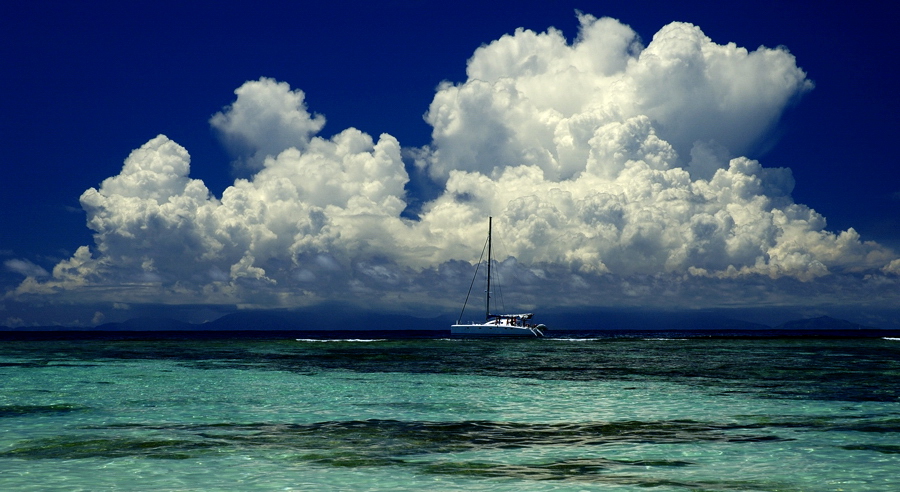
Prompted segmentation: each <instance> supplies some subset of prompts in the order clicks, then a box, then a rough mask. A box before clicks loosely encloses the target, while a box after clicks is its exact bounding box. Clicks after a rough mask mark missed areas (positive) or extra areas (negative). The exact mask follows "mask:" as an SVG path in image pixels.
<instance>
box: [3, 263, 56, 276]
mask: <svg viewBox="0 0 900 492" xmlns="http://www.w3.org/2000/svg"><path fill="white" fill-rule="evenodd" d="M3 265H4V266H5V267H6V269H7V270H9V271H11V272H16V273H18V274H20V275H24V276H26V277H46V276H48V275H50V274H49V273H48V272H47V270H44V268H43V267H42V266H40V265H35V264H34V263H32V262H30V261H28V260H20V259H12V260H6V261H4V262H3Z"/></svg>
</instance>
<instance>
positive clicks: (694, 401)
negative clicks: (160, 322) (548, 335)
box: [0, 338, 900, 491]
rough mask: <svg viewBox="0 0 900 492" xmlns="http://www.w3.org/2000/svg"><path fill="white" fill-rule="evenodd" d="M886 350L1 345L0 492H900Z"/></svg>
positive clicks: (690, 344)
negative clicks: (313, 491) (308, 491)
mask: <svg viewBox="0 0 900 492" xmlns="http://www.w3.org/2000/svg"><path fill="white" fill-rule="evenodd" d="M898 376H900V341H898V340H890V339H883V338H867V339H813V338H787V339H779V338H731V339H728V338H724V339H721V338H720V339H716V338H695V339H684V340H677V339H540V340H538V339H535V340H446V339H417V340H376V341H312V340H305V341H304V340H295V339H282V340H148V341H140V340H75V341H72V340H69V341H21V340H20V341H4V342H2V345H0V381H2V389H0V490H41V491H43V490H73V491H74V490H90V491H96V490H136V491H139V490H333V491H343V490H346V491H357V490H373V491H378V490H401V491H402V490H410V491H411V490H422V489H426V488H427V489H430V490H476V491H477V490H492V491H493V490H500V491H506V490H509V491H512V490H517V491H518V490H535V491H544V490H547V491H568V490H572V491H582V490H604V491H617V490H622V491H633V490H648V489H649V490H654V491H776V490H777V491H869V490H873V491H875V490H877V491H889V490H900V473H898V470H900V377H898Z"/></svg>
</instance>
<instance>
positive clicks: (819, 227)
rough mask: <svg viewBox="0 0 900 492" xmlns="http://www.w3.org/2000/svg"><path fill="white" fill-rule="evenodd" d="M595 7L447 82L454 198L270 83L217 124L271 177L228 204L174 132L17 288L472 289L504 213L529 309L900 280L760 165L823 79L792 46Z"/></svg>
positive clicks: (444, 170) (431, 149)
mask: <svg viewBox="0 0 900 492" xmlns="http://www.w3.org/2000/svg"><path fill="white" fill-rule="evenodd" d="M580 21H581V27H580V32H579V34H578V36H577V38H576V39H575V40H574V41H573V42H572V43H569V42H567V40H566V39H565V37H564V36H563V35H562V33H560V32H558V31H556V30H553V29H551V30H548V31H547V32H544V33H535V32H533V31H529V30H524V29H520V30H517V31H516V32H515V33H514V34H512V35H507V36H504V37H502V38H501V39H499V40H497V41H495V42H493V43H490V44H487V45H485V46H483V47H481V48H479V49H478V50H477V51H476V52H475V54H474V55H473V57H472V58H471V59H470V60H469V64H468V70H467V73H468V79H467V80H466V81H464V82H462V83H458V84H452V83H449V82H447V83H444V84H442V85H441V86H440V87H439V88H438V91H437V93H436V95H435V98H434V101H433V102H432V104H431V106H430V108H429V110H428V113H427V114H426V119H427V121H428V122H429V123H430V124H432V126H433V127H434V131H433V141H432V143H431V144H430V145H428V146H426V147H424V148H421V149H414V150H415V151H414V152H413V153H414V154H415V155H417V156H418V159H417V165H418V166H420V169H421V170H422V171H424V172H425V173H427V174H428V175H430V176H432V177H433V178H434V179H435V180H436V181H437V182H439V183H440V186H442V190H443V191H442V193H441V194H440V196H438V197H437V198H435V199H434V200H432V201H430V202H427V203H425V204H423V205H422V207H421V213H420V215H419V216H418V217H417V218H416V219H415V220H413V219H408V218H404V215H403V212H404V210H405V209H406V207H407V203H408V197H407V196H406V191H405V187H406V185H407V183H408V181H409V176H408V174H407V171H406V168H405V166H404V162H403V160H402V158H401V146H400V143H399V142H398V141H397V140H396V139H395V138H394V137H392V136H391V135H387V134H382V135H380V136H379V137H378V138H377V139H375V138H373V137H372V136H370V135H367V134H365V133H363V132H360V131H359V130H356V129H354V128H349V129H346V130H343V131H341V132H339V133H337V134H335V135H333V136H331V137H329V138H325V137H321V136H318V132H319V131H320V130H321V129H322V127H323V125H324V117H322V116H319V115H314V114H312V113H310V112H309V111H308V110H307V108H306V104H305V101H304V93H303V92H302V91H300V90H296V89H293V90H292V89H291V88H290V87H289V86H288V84H286V83H284V82H276V81H274V80H271V79H266V78H262V79H259V80H257V81H250V82H247V83H245V84H244V85H242V86H241V87H240V88H238V89H237V90H236V91H235V93H236V94H237V99H236V100H235V101H234V102H233V103H232V104H231V105H230V106H228V107H227V108H225V109H224V110H223V111H222V112H220V113H218V114H216V115H215V116H214V117H213V118H212V120H211V124H212V125H213V127H215V128H216V129H217V130H219V131H220V132H221V134H222V135H223V139H224V140H225V141H226V142H229V143H230V144H232V145H236V146H238V147H240V149H239V151H240V152H241V155H242V156H243V159H244V161H242V162H244V164H245V165H246V166H248V168H250V169H252V170H253V171H254V172H255V173H254V174H253V175H252V176H251V177H250V178H246V179H245V178H241V179H237V180H235V182H234V184H233V185H232V186H230V187H229V188H227V189H226V190H225V191H224V192H223V193H222V196H221V197H215V196H213V195H212V194H211V193H210V192H209V190H208V189H207V188H206V186H205V185H204V183H203V182H202V181H200V180H198V179H195V178H191V177H190V156H189V154H188V152H187V150H186V149H184V148H183V147H181V146H180V145H178V144H177V143H175V142H173V141H171V140H170V139H168V138H167V137H165V136H163V135H160V136H157V137H156V138H153V139H152V140H150V141H149V142H147V143H146V144H145V145H143V146H142V147H141V148H140V149H137V150H135V151H134V152H133V153H132V154H131V155H130V156H129V157H128V158H127V159H126V161H125V163H124V166H123V168H122V171H121V172H120V173H119V174H118V175H117V176H113V177H110V178H108V179H106V180H104V181H103V183H101V185H100V186H99V187H98V188H91V189H89V190H87V191H86V192H85V193H84V194H83V195H82V197H81V205H82V207H83V208H84V210H85V211H86V213H87V224H88V227H90V229H91V230H92V231H93V232H94V245H93V246H90V247H88V246H84V247H82V248H79V249H78V251H77V252H76V253H75V255H74V256H73V257H72V258H70V259H68V260H65V261H62V262H60V263H59V264H58V265H57V266H56V267H55V268H54V269H53V272H52V275H51V274H48V275H49V278H45V279H41V280H38V279H36V278H34V277H36V275H31V276H29V278H27V279H26V281H25V282H23V283H22V284H21V285H20V286H19V288H18V290H17V291H16V292H15V293H13V294H12V295H16V296H26V295H46V294H50V293H56V294H60V293H69V294H71V295H75V293H85V292H90V295H92V296H94V297H95V298H96V296H104V295H110V296H112V294H109V292H113V291H114V295H115V298H114V299H112V298H111V299H110V300H111V301H113V300H114V301H115V302H120V303H123V304H125V303H127V304H134V303H146V302H165V303H229V304H239V305H245V306H265V307H274V306H296V305H300V304H306V303H313V302H318V301H321V300H323V299H337V300H356V301H359V302H364V303H367V305H369V306H374V305H376V304H380V305H382V306H385V305H390V306H399V305H404V306H407V307H416V306H422V305H428V304H430V305H434V304H444V303H447V302H448V301H449V302H450V303H451V304H453V305H455V304H456V302H457V301H458V299H456V296H457V294H458V292H460V289H462V288H463V286H465V285H467V282H468V279H470V275H471V270H470V265H469V262H471V261H473V260H474V259H476V258H477V257H478V255H479V253H480V251H481V247H482V239H483V237H484V233H485V227H486V220H487V217H488V216H489V215H491V216H494V217H495V224H496V229H497V231H498V235H499V236H500V237H501V238H502V242H501V243H500V245H501V246H502V248H501V253H502V254H501V259H503V262H502V263H501V265H500V266H499V267H498V271H500V272H501V275H502V276H503V277H504V278H505V279H507V280H508V281H510V282H512V283H513V284H515V286H516V289H518V290H519V291H520V293H521V294H522V295H523V298H524V299H525V301H523V302H525V303H526V304H540V303H543V304H548V303H556V304H565V303H575V304H597V303H609V302H616V303H627V302H637V303H640V302H653V303H657V304H660V303H666V302H670V303H678V302H682V303H688V304H704V303H707V304H710V303H713V304H714V303H723V304H727V303H729V302H755V303H771V302H776V301H774V299H775V298H777V297H778V296H783V295H784V294H785V293H786V292H788V291H793V292H795V293H809V292H812V291H815V292H816V294H817V295H819V296H822V295H824V294H823V292H822V291H821V290H820V291H816V289H825V290H827V291H828V292H831V291H834V290H835V289H838V290H839V288H838V287H835V285H837V283H836V282H837V281H836V280H834V279H835V278H842V279H843V278H852V279H854V280H853V281H854V282H857V284H858V285H857V287H858V291H859V292H870V291H872V290H873V289H877V287H874V285H875V284H876V282H874V280H865V281H863V280H861V278H863V275H862V274H865V275H866V277H865V278H867V279H874V278H880V279H882V280H884V281H886V282H894V281H895V280H894V279H893V278H891V277H887V276H886V275H885V274H896V273H897V271H898V266H897V265H898V263H897V262H898V261H900V260H898V259H897V256H896V254H895V253H894V252H893V251H891V250H889V249H887V248H885V247H883V246H881V245H878V244H876V243H872V242H867V241H863V240H862V239H861V238H860V237H859V234H858V233H857V232H856V231H854V230H853V229H848V230H846V231H843V232H838V233H834V232H831V231H828V230H827V229H826V221H825V218H824V217H822V216H821V215H820V214H818V213H817V212H816V211H815V210H813V209H812V208H810V207H808V206H806V205H802V204H798V203H795V202H794V201H793V199H792V197H791V192H792V190H793V187H794V179H793V176H792V174H791V172H790V170H789V169H772V168H766V167H764V166H763V165H762V164H761V163H760V162H758V161H756V160H753V159H750V158H747V157H740V156H741V155H743V154H744V153H746V152H747V151H748V150H751V149H752V148H753V147H754V146H755V145H757V144H758V143H759V142H761V141H763V140H764V139H765V138H766V137H767V136H768V135H769V131H770V130H771V128H772V127H773V125H775V124H776V122H777V121H778V118H779V116H780V115H781V113H782V111H783V110H784V109H785V108H786V107H787V105H789V104H792V103H793V101H795V100H796V99H797V98H798V97H800V96H801V95H802V94H803V93H804V92H806V91H808V90H809V89H811V88H812V83H811V82H810V81H809V80H807V78H806V74H805V73H804V72H803V71H802V70H801V69H800V68H799V67H798V66H797V65H796V62H795V60H794V57H793V56H792V55H791V54H790V53H789V52H788V51H787V50H786V49H784V48H775V49H769V48H765V47H760V48H758V49H757V50H755V51H752V52H751V51H748V50H746V49H744V48H740V47H737V46H735V45H733V44H726V45H720V44H716V43H715V42H713V41H712V40H710V39H709V38H708V37H706V36H705V35H704V34H703V33H702V31H701V30H700V29H699V28H698V27H696V26H693V25H690V24H684V23H673V24H670V25H668V26H665V27H664V28H663V29H662V30H660V32H659V33H657V34H656V35H655V36H654V37H653V39H652V41H651V42H650V43H649V44H648V45H647V46H646V47H645V46H643V44H642V42H641V40H640V39H639V38H638V36H637V35H636V33H634V32H633V31H632V30H631V29H630V28H629V27H628V26H625V25H623V24H621V23H620V22H618V21H616V20H613V19H607V18H604V19H596V18H594V17H592V16H589V15H581V16H580ZM9 263H10V262H7V267H8V268H11V269H15V268H19V271H26V270H28V268H27V267H28V265H27V264H17V265H19V266H16V267H11V266H10V264H9ZM38 268H39V267H38ZM45 273H46V272H45ZM857 274H861V275H857ZM860 282H863V284H860ZM746 285H752V287H751V288H750V291H751V292H752V294H750V293H748V292H747V291H745V290H740V289H739V287H740V286H746ZM798 285H800V286H801V287H798ZM867 286H868V287H867ZM111 287H115V289H114V290H113V289H109V288H111ZM829 289H830V290H829ZM448 296H449V298H448ZM629 299H633V300H634V301H629Z"/></svg>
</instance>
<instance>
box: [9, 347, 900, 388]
mask: <svg viewBox="0 0 900 492" xmlns="http://www.w3.org/2000/svg"><path fill="white" fill-rule="evenodd" d="M0 355H3V356H4V357H5V358H6V359H7V361H8V362H7V363H21V364H26V365H27V364H31V365H33V366H34V367H37V366H39V365H41V366H42V365H48V364H49V365H53V364H61V363H68V362H77V363H80V364H85V363H99V364H106V363H109V362H113V363H114V362H116V361H120V360H127V361H132V360H139V359H146V360H166V361H171V362H173V363H176V364H179V365H182V366H185V367H189V368H193V369H199V370H219V369H234V370H243V369H249V370H273V371H287V372H293V373H296V374H316V373H322V372H327V371H334V370H339V371H351V372H358V373H362V374H367V373H384V372H396V373H411V374H445V375H472V376H487V377H508V378H520V379H522V378H524V379H535V380H558V381H621V382H625V383H626V385H628V386H640V385H646V384H648V383H654V382H666V383H676V384H684V385H690V386H693V387H696V388H698V389H704V390H707V391H710V392H712V394H742V395H748V396H754V397H758V398H767V399H768V398H774V399H800V400H831V401H848V402H861V401H876V402H896V401H897V398H898V396H897V395H900V377H897V376H898V375H900V344H898V343H888V342H885V341H884V340H881V339H816V338H802V339H759V338H753V339H717V338H691V339H685V340H667V341H665V342H664V343H660V342H658V341H652V340H640V339H632V338H628V339H605V340H596V341H591V342H590V343H584V342H569V341H566V342H564V341H560V340H539V339H535V340H438V339H417V340H386V341H379V342H371V343H357V342H351V341H341V342H328V343H321V342H301V341H296V340H280V341H273V340H78V341H69V342H65V343H62V342H56V341H31V342H25V341H20V342H16V343H11V344H8V345H5V346H3V347H2V348H0ZM10 358H20V359H21V361H19V362H15V361H13V362H10V361H9V359H10Z"/></svg>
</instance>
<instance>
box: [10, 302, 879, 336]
mask: <svg viewBox="0 0 900 492" xmlns="http://www.w3.org/2000/svg"><path fill="white" fill-rule="evenodd" d="M723 313H724V314H723ZM475 317H477V316H475ZM538 318H539V319H538ZM473 319H474V317H473ZM455 321H456V319H455V317H453V316H450V315H442V316H436V317H432V318H418V317H415V316H411V315H406V314H385V313H373V312H369V311H365V310H363V309H358V308H349V307H347V306H339V305H322V306H316V307H313V308H307V309H301V310H270V311H263V310H260V311H238V312H235V313H232V314H228V315H225V316H223V317H221V318H219V319H217V320H214V321H209V322H206V323H202V324H191V323H185V322H181V321H176V320H172V319H167V318H151V317H142V318H135V319H130V320H128V321H124V322H121V323H106V324H103V325H99V326H96V327H87V328H86V327H60V326H43V327H20V328H8V327H0V331H6V332H35V331H45V332H79V331H91V332H162V331H166V332H180V331H183V332H191V331H208V332H219V331H225V332H227V331H357V330H366V331H393V330H414V331H449V329H450V325H451V324H453V323H454V322H455ZM462 321H463V322H467V321H468V319H464V320H462ZM535 321H537V322H540V323H544V324H546V325H547V326H548V328H549V330H550V333H553V332H568V333H572V332H579V331H583V332H590V331H673V332H693V331H710V332H712V331H719V332H757V331H764V330H778V331H788V332H798V333H799V332H817V331H821V332H853V331H856V330H876V331H878V329H877V328H873V327H869V326H863V325H859V324H856V323H852V322H850V321H846V320H842V319H836V318H831V317H828V316H822V317H818V318H811V319H801V320H794V321H789V322H787V323H784V324H781V325H778V326H776V327H774V328H772V327H770V326H767V325H763V324H759V323H752V322H748V321H742V320H738V319H733V318H731V317H729V316H727V311H705V312H692V311H682V312H662V311H641V310H627V311H626V310H620V311H612V310H610V311H549V312H545V313H542V314H541V315H540V316H538V317H535Z"/></svg>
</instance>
